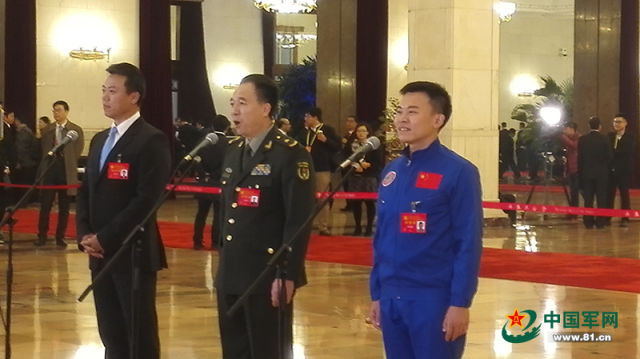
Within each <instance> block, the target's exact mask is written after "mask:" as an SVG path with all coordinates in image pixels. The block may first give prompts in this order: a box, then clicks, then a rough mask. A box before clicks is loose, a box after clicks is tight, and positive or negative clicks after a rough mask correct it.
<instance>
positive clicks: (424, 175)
mask: <svg viewBox="0 0 640 359" xmlns="http://www.w3.org/2000/svg"><path fill="white" fill-rule="evenodd" d="M440 181H442V175H441V174H438V173H429V172H420V173H418V178H416V187H417V188H426V189H438V187H440Z"/></svg>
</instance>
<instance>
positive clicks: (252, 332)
mask: <svg viewBox="0 0 640 359" xmlns="http://www.w3.org/2000/svg"><path fill="white" fill-rule="evenodd" d="M217 296H218V323H219V325H220V337H221V341H222V354H223V358H224V359H279V358H280V356H279V355H278V354H279V348H278V338H279V336H278V308H274V307H273V306H272V305H271V295H270V294H269V293H265V294H256V295H251V296H249V299H248V300H247V302H246V303H245V305H244V307H242V308H240V309H239V310H238V311H237V312H236V313H235V314H234V315H233V317H231V318H229V317H228V316H227V313H226V312H227V310H228V309H229V308H230V307H231V306H232V305H233V303H235V301H236V300H237V299H238V297H239V296H238V295H225V294H222V293H220V291H219V290H218V294H217ZM284 328H285V333H284V340H285V343H287V345H286V347H287V349H286V353H285V355H284V356H282V358H287V359H291V358H293V344H292V343H293V341H292V339H293V305H287V307H286V308H285V323H284Z"/></svg>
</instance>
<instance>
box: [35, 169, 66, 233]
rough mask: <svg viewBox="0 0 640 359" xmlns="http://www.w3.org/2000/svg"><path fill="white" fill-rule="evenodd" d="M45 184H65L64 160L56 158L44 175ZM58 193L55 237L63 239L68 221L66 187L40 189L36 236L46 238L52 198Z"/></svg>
mask: <svg viewBox="0 0 640 359" xmlns="http://www.w3.org/2000/svg"><path fill="white" fill-rule="evenodd" d="M43 183H44V184H45V185H55V186H63V185H66V184H67V180H66V175H65V172H64V161H63V160H56V164H55V165H54V166H53V168H52V169H51V171H50V172H49V173H48V174H47V175H46V176H45V179H44V181H43ZM56 194H57V195H58V227H57V228H56V239H63V238H64V234H65V232H66V231H67V222H68V221H69V196H68V195H67V190H66V189H43V190H41V191H40V216H39V218H38V237H39V238H46V237H47V232H49V214H50V213H51V207H52V206H53V200H54V199H55V197H56Z"/></svg>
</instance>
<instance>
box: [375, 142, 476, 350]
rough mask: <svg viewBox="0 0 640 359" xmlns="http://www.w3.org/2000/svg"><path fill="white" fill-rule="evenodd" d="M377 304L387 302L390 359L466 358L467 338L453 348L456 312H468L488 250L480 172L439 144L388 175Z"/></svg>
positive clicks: (380, 223) (403, 159)
mask: <svg viewBox="0 0 640 359" xmlns="http://www.w3.org/2000/svg"><path fill="white" fill-rule="evenodd" d="M381 178H382V182H381V185H380V187H379V191H378V218H377V224H376V228H377V230H376V233H375V236H374V240H373V247H374V265H373V269H372V271H371V278H370V290H371V298H372V300H374V301H376V300H377V301H379V302H380V314H381V327H382V334H383V339H384V344H385V350H386V353H387V358H389V359H394V358H402V359H405V358H414V359H419V358H431V359H449V358H460V357H461V356H462V352H463V350H464V343H465V336H461V337H459V338H458V339H457V340H455V341H452V342H446V341H445V339H444V337H445V333H443V332H442V324H443V321H444V316H445V314H446V312H447V309H448V308H449V306H457V307H469V306H470V305H471V301H472V299H473V296H474V294H475V292H476V289H477V285H478V270H479V265H480V256H481V251H482V193H481V187H480V176H479V174H478V170H477V168H476V167H475V166H474V165H473V164H471V163H470V162H469V161H467V160H465V159H464V158H462V157H460V156H459V155H457V154H455V153H454V152H453V151H451V150H449V149H448V148H446V147H445V146H443V145H441V144H440V142H439V141H438V140H436V141H435V142H433V143H432V144H431V145H430V146H429V147H428V148H426V149H423V150H419V151H415V152H414V153H409V152H408V151H405V153H404V155H403V156H400V157H398V158H397V159H395V160H394V161H392V162H391V163H390V164H389V165H388V166H387V167H386V168H385V169H384V170H383V172H382V177H381Z"/></svg>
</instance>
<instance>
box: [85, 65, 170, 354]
mask: <svg viewBox="0 0 640 359" xmlns="http://www.w3.org/2000/svg"><path fill="white" fill-rule="evenodd" d="M107 72H108V73H109V75H108V76H107V79H106V80H105V82H104V85H103V86H102V106H103V109H104V114H105V115H106V116H107V117H109V118H111V119H113V123H112V125H111V127H110V129H108V130H104V131H102V132H100V133H98V134H96V135H95V137H94V138H93V139H92V140H91V145H90V148H89V157H88V159H87V167H86V172H85V176H84V180H83V182H82V186H81V187H80V190H79V192H78V203H77V217H76V224H77V233H78V246H79V248H80V249H81V250H82V251H84V252H85V253H87V254H88V255H89V256H90V257H89V267H90V269H91V276H92V278H95V276H96V275H97V274H98V273H99V272H100V270H101V269H102V268H103V266H104V265H105V263H106V262H107V261H108V260H109V259H111V258H112V256H113V254H114V253H115V252H116V251H117V250H118V249H119V248H120V247H121V245H122V242H123V240H124V239H125V238H124V237H125V236H126V235H127V234H128V233H129V232H130V231H131V230H133V229H134V228H135V226H136V225H137V224H139V223H140V222H141V221H142V219H143V218H144V217H145V216H146V215H147V213H148V212H149V211H150V210H151V209H152V207H153V206H154V204H155V202H156V201H157V199H158V197H160V196H161V195H162V193H163V191H164V188H165V186H166V184H167V182H168V181H169V176H170V170H171V168H170V166H171V158H170V153H169V141H168V139H167V137H166V136H165V135H164V134H163V133H162V132H161V131H159V130H158V129H156V128H154V127H153V126H151V125H150V124H149V123H148V122H146V121H145V120H144V119H142V118H141V117H140V103H141V101H142V100H143V98H144V94H145V81H144V77H143V76H142V73H141V72H140V70H139V69H138V68H137V67H135V66H133V65H131V64H128V63H120V64H115V65H111V66H109V68H108V69H107ZM132 243H133V244H134V245H137V246H138V247H139V249H140V254H139V256H140V258H139V260H138V262H139V263H138V265H139V267H140V269H141V271H140V279H139V283H140V285H139V290H138V291H139V294H138V297H137V300H138V306H137V316H138V318H139V323H140V324H139V332H138V337H137V338H138V340H137V343H136V344H137V348H138V356H137V357H138V358H141V359H142V358H149V359H157V358H159V357H160V340H159V337H158V319H157V315H156V306H155V304H156V303H155V301H156V279H157V278H156V272H157V271H158V270H161V269H162V268H166V267H167V262H166V257H165V253H164V247H163V245H162V240H161V238H160V233H159V232H158V225H157V223H156V218H155V215H154V216H153V217H152V219H151V220H149V221H148V222H147V223H146V224H145V226H144V231H142V232H138V233H137V234H136V236H135V237H134V239H133V242H132ZM135 243H137V244H135ZM131 262H132V261H131V255H129V254H126V255H124V256H122V257H121V258H120V259H119V261H118V262H117V263H115V265H114V267H113V272H112V273H110V274H109V275H107V276H106V277H104V278H103V280H101V281H100V282H97V283H96V284H95V287H94V289H93V297H94V300H95V307H96V314H97V317H98V330H99V331H100V338H101V339H102V343H103V344H104V346H105V348H106V350H105V358H106V359H127V358H129V344H130V343H129V338H130V337H129V328H130V325H131V301H132V276H131V274H132V271H133V264H132V263H131Z"/></svg>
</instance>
